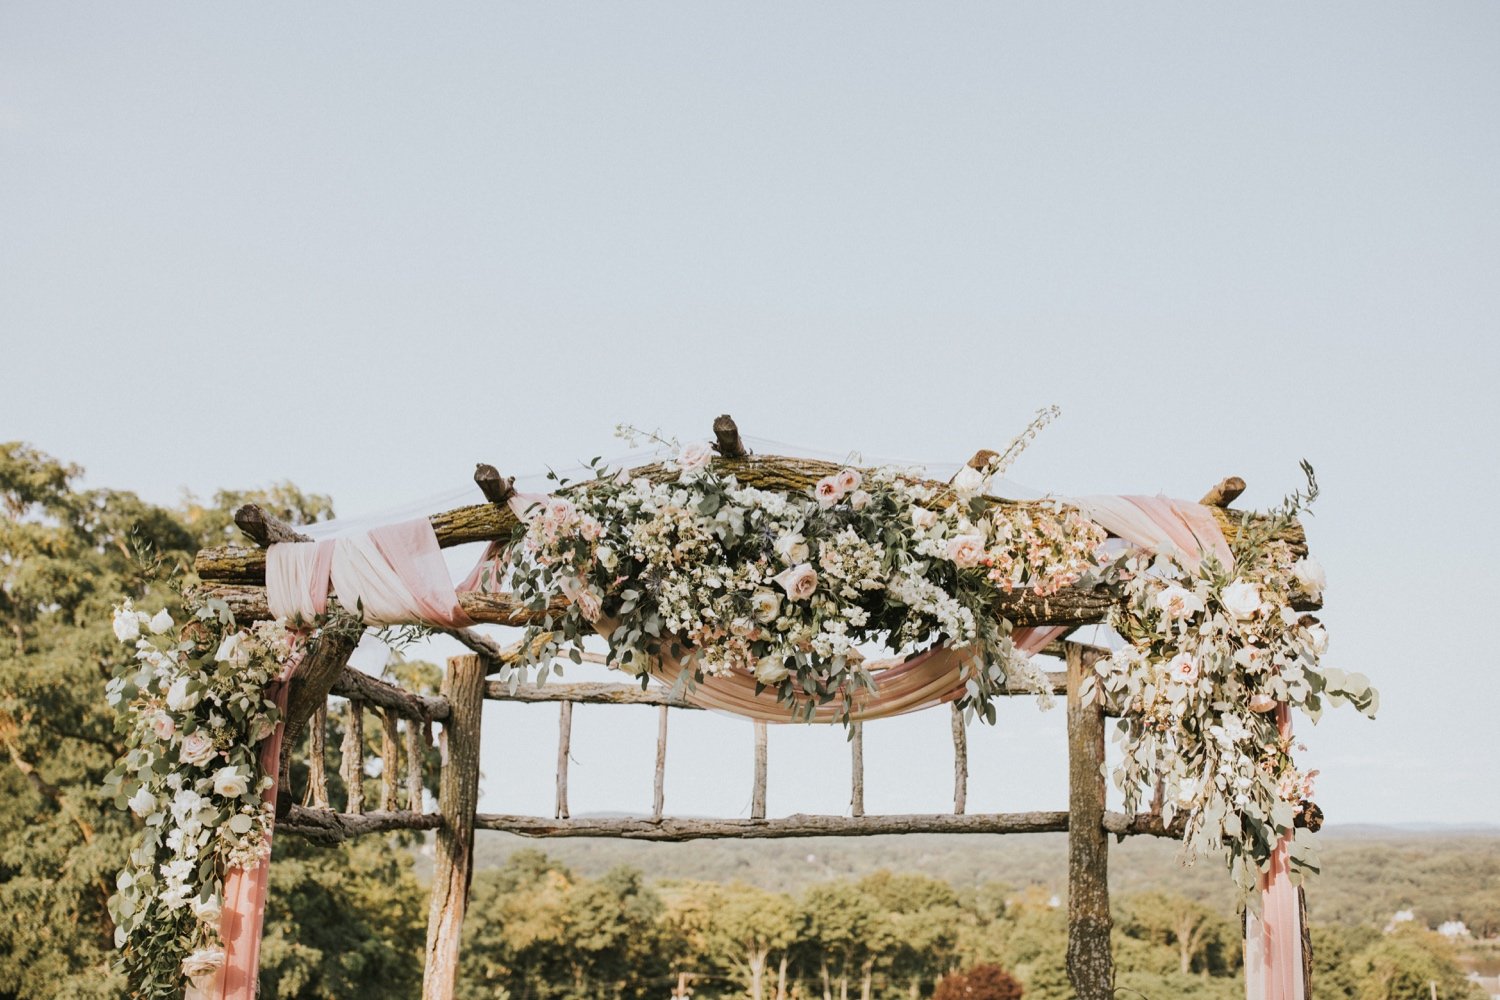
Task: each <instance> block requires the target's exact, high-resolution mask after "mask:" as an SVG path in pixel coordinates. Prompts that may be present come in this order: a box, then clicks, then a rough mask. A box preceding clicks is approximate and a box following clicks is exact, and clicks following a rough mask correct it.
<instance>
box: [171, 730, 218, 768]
mask: <svg viewBox="0 0 1500 1000" xmlns="http://www.w3.org/2000/svg"><path fill="white" fill-rule="evenodd" d="M177 757H178V759H179V760H181V761H182V762H183V763H184V764H191V765H193V766H194V767H202V766H203V765H204V764H207V763H208V762H209V761H210V760H213V757H214V741H213V740H211V739H209V738H208V737H207V736H205V735H203V734H202V733H196V732H194V733H188V734H187V735H186V736H184V737H183V738H182V746H180V747H178V748H177Z"/></svg>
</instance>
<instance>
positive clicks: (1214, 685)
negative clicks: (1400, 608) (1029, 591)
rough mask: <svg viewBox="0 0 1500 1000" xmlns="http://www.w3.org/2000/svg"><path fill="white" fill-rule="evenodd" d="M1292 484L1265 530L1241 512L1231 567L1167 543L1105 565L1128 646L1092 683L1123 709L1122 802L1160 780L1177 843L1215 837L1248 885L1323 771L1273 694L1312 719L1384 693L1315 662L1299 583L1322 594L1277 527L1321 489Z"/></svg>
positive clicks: (1302, 860)
mask: <svg viewBox="0 0 1500 1000" xmlns="http://www.w3.org/2000/svg"><path fill="white" fill-rule="evenodd" d="M1304 468H1305V470H1306V472H1307V474H1308V480H1309V484H1310V488H1309V490H1308V492H1307V493H1306V494H1301V493H1297V494H1293V495H1292V496H1291V497H1289V498H1288V499H1287V501H1286V502H1285V503H1284V504H1283V505H1282V506H1281V507H1280V508H1279V509H1278V510H1276V511H1274V512H1273V516H1272V518H1271V521H1270V523H1269V524H1267V525H1263V526H1262V527H1261V528H1260V529H1259V530H1257V529H1255V528H1254V527H1253V526H1252V525H1251V524H1250V522H1248V521H1247V522H1246V523H1245V524H1244V525H1243V526H1242V528H1241V530H1240V532H1239V533H1238V535H1237V537H1236V541H1235V544H1234V546H1233V554H1234V566H1233V567H1232V568H1231V567H1226V566H1223V565H1221V564H1220V562H1219V561H1218V560H1217V559H1216V558H1213V557H1209V558H1206V559H1204V560H1203V562H1202V564H1201V565H1200V566H1198V567H1197V568H1196V569H1194V570H1189V569H1186V568H1184V566H1183V565H1182V564H1181V563H1180V562H1178V561H1176V560H1173V559H1170V558H1167V557H1165V556H1160V555H1158V556H1152V555H1150V554H1142V553H1133V554H1129V555H1126V556H1124V557H1123V558H1122V559H1121V560H1120V561H1119V562H1118V563H1117V564H1116V566H1115V567H1114V568H1113V572H1112V573H1111V574H1110V577H1111V579H1112V580H1113V581H1114V583H1115V585H1116V586H1117V587H1118V588H1119V589H1120V591H1121V594H1122V596H1123V601H1122V603H1121V604H1120V606H1119V607H1118V608H1117V609H1116V611H1115V613H1114V614H1113V616H1112V618H1111V622H1110V623H1111V625H1112V626H1113V627H1114V629H1115V630H1116V631H1117V632H1118V633H1119V634H1120V635H1121V636H1123V637H1124V638H1125V640H1126V643H1127V645H1125V647H1124V648H1122V649H1120V650H1119V651H1117V652H1115V653H1114V654H1113V655H1112V656H1110V657H1108V658H1105V659H1102V660H1100V661H1098V663H1097V664H1096V670H1097V674H1098V682H1097V685H1096V686H1090V688H1089V690H1088V691H1086V692H1085V694H1086V696H1090V697H1091V696H1093V695H1094V694H1097V693H1098V692H1099V690H1101V689H1102V693H1103V695H1104V697H1105V699H1106V700H1107V701H1109V702H1111V703H1112V705H1113V706H1114V707H1115V708H1116V709H1117V710H1118V711H1119V713H1120V719H1119V728H1118V737H1119V740H1120V742H1121V744H1122V750H1123V760H1122V763H1121V764H1120V766H1119V767H1118V768H1117V769H1116V770H1115V772H1114V780H1115V782H1116V784H1117V785H1118V786H1119V787H1120V788H1122V789H1123V791H1124V794H1125V800H1126V808H1127V811H1133V810H1135V809H1136V807H1137V806H1138V805H1139V802H1140V799H1141V796H1142V793H1143V792H1145V791H1147V790H1154V789H1160V792H1159V794H1160V796H1161V799H1160V807H1161V813H1162V818H1163V820H1164V821H1165V822H1168V823H1170V822H1172V820H1173V818H1174V817H1175V816H1177V815H1178V814H1181V815H1182V816H1183V817H1184V823H1185V829H1184V842H1185V844H1186V846H1187V848H1188V850H1189V851H1190V852H1192V853H1196V854H1206V853H1209V852H1214V851H1220V850H1222V852H1223V856H1224V857H1225V859H1226V860H1227V862H1228V864H1229V866H1230V868H1231V869H1232V870H1233V872H1234V875H1235V879H1236V881H1237V882H1238V883H1239V884H1240V885H1241V887H1242V888H1244V889H1246V890H1247V891H1248V890H1249V889H1251V888H1253V887H1254V886H1255V884H1256V877H1257V875H1258V874H1259V872H1260V871H1261V870H1262V869H1263V867H1264V866H1265V865H1266V863H1267V862H1268V860H1269V858H1270V856H1271V852H1272V850H1273V849H1274V848H1275V846H1276V844H1277V842H1278V841H1279V840H1280V839H1281V838H1282V836H1283V835H1286V834H1292V835H1293V836H1294V837H1295V833H1296V828H1298V827H1299V826H1309V827H1311V828H1312V829H1316V827H1317V826H1318V825H1319V824H1320V821H1321V814H1320V813H1316V807H1315V806H1313V805H1312V803H1311V799H1312V795H1313V780H1314V778H1315V777H1316V776H1317V773H1318V772H1317V771H1306V772H1303V771H1300V770H1298V768H1297V766H1296V763H1295V762H1294V760H1293V757H1292V753H1293V750H1294V749H1297V747H1296V746H1295V744H1294V741H1293V740H1292V739H1290V738H1284V737H1283V736H1282V733H1281V731H1280V729H1279V727H1278V723H1277V718H1276V716H1277V710H1278V705H1287V706H1295V707H1297V708H1301V709H1302V710H1303V711H1304V712H1306V713H1307V714H1308V715H1309V716H1310V717H1312V718H1313V719H1314V720H1316V719H1317V718H1318V717H1319V716H1320V714H1321V712H1322V709H1323V707H1324V705H1325V703H1326V704H1339V703H1341V702H1345V701H1347V702H1350V703H1352V704H1353V705H1354V706H1355V707H1356V708H1358V709H1359V710H1360V711H1361V712H1364V713H1365V714H1367V715H1369V716H1371V717H1373V716H1374V713H1375V709H1376V707H1377V705H1378V695H1377V694H1376V692H1375V691H1374V690H1373V689H1372V688H1371V687H1370V686H1369V683H1368V681H1366V680H1365V678H1364V677H1362V676H1361V675H1359V674H1349V675H1346V674H1344V673H1343V672H1342V671H1339V670H1334V669H1327V668H1322V667H1320V666H1319V658H1320V657H1321V656H1322V654H1323V652H1324V650H1325V649H1326V648H1327V645H1328V635H1327V632H1326V631H1325V630H1324V628H1323V626H1322V624H1321V623H1319V621H1318V619H1317V618H1315V617H1314V616H1312V615H1310V614H1304V613H1302V612H1299V611H1297V610H1295V608H1294V604H1295V603H1297V598H1298V597H1299V596H1303V595H1305V596H1306V597H1309V598H1319V597H1321V595H1322V591H1323V588H1324V586H1325V578H1324V572H1323V569H1322V567H1321V566H1320V565H1318V563H1317V562H1315V561H1314V560H1311V559H1299V558H1297V556H1296V555H1295V553H1294V552H1293V551H1292V548H1291V546H1289V545H1288V544H1287V543H1286V542H1283V541H1277V540H1273V536H1274V534H1275V532H1274V529H1275V527H1276V526H1277V525H1279V524H1284V523H1286V522H1287V521H1288V520H1290V518H1291V517H1292V516H1293V515H1294V514H1295V513H1296V512H1297V511H1298V510H1299V509H1302V508H1304V507H1305V506H1306V505H1307V504H1308V503H1310V502H1311V501H1312V500H1313V499H1314V498H1315V497H1316V496H1317V485H1316V480H1314V479H1313V478H1312V470H1311V469H1310V468H1307V467H1306V466H1304ZM1291 860H1292V862H1293V866H1294V875H1297V874H1300V870H1301V869H1307V870H1313V871H1315V870H1316V863H1315V859H1314V858H1313V857H1312V855H1311V851H1310V845H1309V843H1308V842H1307V840H1306V839H1305V838H1304V839H1300V840H1294V843H1293V851H1292V855H1291Z"/></svg>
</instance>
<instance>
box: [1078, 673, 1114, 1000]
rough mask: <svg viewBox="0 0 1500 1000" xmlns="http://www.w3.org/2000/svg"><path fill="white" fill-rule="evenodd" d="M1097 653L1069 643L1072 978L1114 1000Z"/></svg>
mask: <svg viewBox="0 0 1500 1000" xmlns="http://www.w3.org/2000/svg"><path fill="white" fill-rule="evenodd" d="M1092 668H1093V657H1092V654H1090V653H1087V652H1085V651H1084V650H1082V649H1079V648H1078V647H1076V646H1070V647H1069V648H1068V979H1069V980H1071V981H1072V983H1073V989H1074V990H1075V991H1077V995H1078V1000H1110V997H1111V996H1112V995H1113V991H1114V962H1113V960H1112V959H1111V957H1110V950H1109V934H1110V929H1111V927H1112V926H1113V920H1112V919H1111V917H1110V913H1109V840H1108V838H1107V836H1106V835H1105V830H1104V791H1105V783H1104V712H1103V711H1102V709H1101V708H1100V707H1099V703H1098V701H1095V702H1094V703H1093V704H1091V705H1084V704H1083V699H1082V697H1081V696H1080V689H1081V687H1082V683H1083V679H1084V677H1085V676H1086V675H1087V672H1088V671H1089V670H1091V669H1092Z"/></svg>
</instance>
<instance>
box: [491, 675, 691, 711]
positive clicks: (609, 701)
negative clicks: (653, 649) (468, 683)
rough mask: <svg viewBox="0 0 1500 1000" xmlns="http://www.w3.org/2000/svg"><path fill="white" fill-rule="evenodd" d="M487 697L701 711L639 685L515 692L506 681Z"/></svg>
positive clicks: (581, 685) (664, 692) (665, 692)
mask: <svg viewBox="0 0 1500 1000" xmlns="http://www.w3.org/2000/svg"><path fill="white" fill-rule="evenodd" d="M484 696H485V697H486V698H488V699H490V700H491V701H524V702H556V701H563V702H572V703H573V704H575V705H665V706H667V707H669V708H693V709H696V708H700V707H701V706H699V705H694V704H692V703H691V702H686V701H683V700H682V699H681V698H673V697H672V695H671V692H670V691H668V690H667V689H666V688H662V687H656V686H652V687H648V688H645V689H642V688H641V686H640V685H639V684H607V683H602V682H601V683H595V682H585V683H578V684H522V685H520V686H519V687H517V688H516V689H515V690H514V691H512V690H511V689H510V685H509V684H508V683H506V682H505V681H488V682H486V683H485V685H484Z"/></svg>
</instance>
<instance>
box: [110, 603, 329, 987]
mask: <svg viewBox="0 0 1500 1000" xmlns="http://www.w3.org/2000/svg"><path fill="white" fill-rule="evenodd" d="M114 632H115V636H116V637H117V638H118V639H119V640H120V642H122V643H124V644H125V645H127V646H129V647H131V648H132V649H134V651H135V654H134V657H133V658H132V659H130V660H126V661H125V663H124V664H123V665H122V666H121V667H119V668H118V669H117V670H116V671H115V675H114V677H113V679H112V680H110V681H109V683H108V685H107V686H106V694H107V697H108V700H109V704H110V705H111V707H113V708H114V709H115V710H116V712H117V716H116V726H117V727H118V728H119V730H120V731H121V732H123V733H124V734H125V740H126V744H125V745H126V747H127V750H126V752H125V755H124V757H122V758H121V760H120V762H119V764H118V765H116V767H115V768H114V770H113V771H111V772H110V774H109V776H108V777H107V778H106V786H107V788H108V790H109V791H110V792H112V793H113V795H114V800H115V804H116V806H118V807H119V808H121V809H129V810H130V811H131V812H132V813H134V814H135V815H136V816H138V817H140V819H141V820H142V829H141V831H140V833H139V834H138V839H137V841H136V843H135V844H134V846H133V849H132V850H131V852H130V857H129V861H128V863H127V864H126V866H125V868H124V870H123V871H121V872H120V874H119V876H118V879H117V880H116V892H115V893H114V895H112V896H111V897H110V900H109V912H110V916H111V917H112V918H113V919H114V922H115V945H116V947H118V948H120V949H121V952H122V964H123V966H124V968H125V970H126V973H127V975H128V977H129V979H130V982H131V984H132V986H133V988H134V991H135V992H134V993H133V994H132V995H133V996H137V997H142V998H168V997H180V996H181V995H182V991H183V987H184V985H185V984H186V982H188V981H191V980H194V979H199V978H202V977H207V976H211V975H213V974H214V973H215V972H216V971H217V969H218V968H219V966H220V965H222V964H223V961H224V950H223V941H222V940H221V939H220V935H219V917H220V912H221V909H222V906H223V885H224V877H225V874H226V873H227V872H228V871H229V870H231V869H233V868H238V867H252V866H254V865H255V864H256V863H257V862H258V861H260V859H261V858H263V857H264V855H265V851H266V849H267V846H266V845H267V844H268V833H269V831H270V829H271V824H272V820H273V817H272V808H271V806H270V805H268V804H266V803H264V802H262V801H261V795H262V793H263V792H264V790H265V789H266V787H267V786H268V785H269V783H270V781H271V777H270V776H269V775H267V774H264V773H262V770H261V767H260V761H259V759H258V757H257V754H256V747H257V745H258V744H259V743H260V742H261V741H262V740H264V739H265V738H266V737H267V736H268V735H270V733H271V732H272V730H273V729H274V728H275V725H276V722H277V712H276V706H275V704H274V703H272V702H270V701H269V700H267V698H266V696H265V687H266V685H267V684H269V683H270V682H271V681H273V680H275V679H276V678H277V677H279V676H280V675H281V674H282V672H283V670H284V669H285V668H286V665H287V664H288V663H289V662H291V660H292V659H293V657H294V656H296V655H297V653H298V650H299V645H300V644H301V642H302V641H303V640H302V638H301V636H300V635H299V634H298V633H295V632H292V631H289V630H288V629H287V628H286V627H285V626H284V625H283V624H282V623H280V622H259V623H257V624H256V625H255V626H254V627H252V628H248V629H247V628H241V627H239V626H237V625H236V624H235V621H234V618H233V616H232V615H231V614H230V613H229V609H228V607H227V606H226V605H225V604H224V603H223V602H222V601H208V602H206V603H204V604H203V605H201V606H199V607H196V608H195V609H193V610H192V617H191V618H190V619H189V620H188V621H187V622H186V623H184V624H183V625H182V626H181V628H180V629H179V628H178V627H177V625H176V623H174V622H173V620H172V618H171V615H170V614H168V613H167V612H166V611H165V610H162V611H159V612H157V613H156V614H155V615H151V614H148V613H146V612H144V611H138V610H136V609H135V608H134V607H132V606H131V603H130V602H129V601H128V600H127V601H125V602H124V603H123V604H122V605H121V606H120V607H118V608H116V609H115V612H114Z"/></svg>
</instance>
